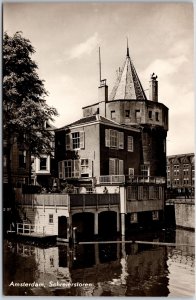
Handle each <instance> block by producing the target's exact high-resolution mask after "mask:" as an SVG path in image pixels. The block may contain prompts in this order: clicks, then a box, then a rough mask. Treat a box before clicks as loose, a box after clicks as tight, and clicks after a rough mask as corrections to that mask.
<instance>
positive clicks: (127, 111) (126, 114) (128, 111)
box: [125, 109, 130, 118]
mask: <svg viewBox="0 0 196 300" xmlns="http://www.w3.org/2000/svg"><path fill="white" fill-rule="evenodd" d="M125 117H126V118H129V117H130V110H129V109H127V110H125Z"/></svg>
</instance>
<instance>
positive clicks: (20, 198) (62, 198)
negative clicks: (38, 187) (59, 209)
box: [16, 193, 69, 206]
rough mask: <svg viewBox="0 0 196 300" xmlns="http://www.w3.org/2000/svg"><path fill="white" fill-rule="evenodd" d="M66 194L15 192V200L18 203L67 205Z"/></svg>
mask: <svg viewBox="0 0 196 300" xmlns="http://www.w3.org/2000/svg"><path fill="white" fill-rule="evenodd" d="M68 198H69V195H67V194H22V193H16V202H17V204H19V205H32V206H34V205H35V206H36V205H37V206H42V205H43V206H68Z"/></svg>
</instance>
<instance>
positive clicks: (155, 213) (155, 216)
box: [152, 210, 159, 221]
mask: <svg viewBox="0 0 196 300" xmlns="http://www.w3.org/2000/svg"><path fill="white" fill-rule="evenodd" d="M152 219H153V221H156V220H159V212H158V210H154V211H152Z"/></svg>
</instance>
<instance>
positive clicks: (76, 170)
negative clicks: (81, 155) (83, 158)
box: [72, 159, 80, 178]
mask: <svg viewBox="0 0 196 300" xmlns="http://www.w3.org/2000/svg"><path fill="white" fill-rule="evenodd" d="M72 167H73V177H74V178H79V177H80V161H79V159H76V160H73V161H72Z"/></svg>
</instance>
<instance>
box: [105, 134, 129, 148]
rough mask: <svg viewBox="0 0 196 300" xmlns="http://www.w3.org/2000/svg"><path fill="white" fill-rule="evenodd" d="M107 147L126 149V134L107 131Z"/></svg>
mask: <svg viewBox="0 0 196 300" xmlns="http://www.w3.org/2000/svg"><path fill="white" fill-rule="evenodd" d="M105 146H106V147H110V148H115V149H124V132H119V131H117V130H113V129H105Z"/></svg>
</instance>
